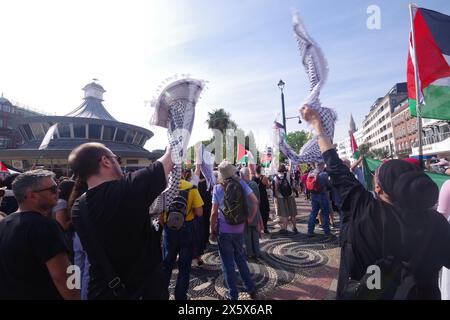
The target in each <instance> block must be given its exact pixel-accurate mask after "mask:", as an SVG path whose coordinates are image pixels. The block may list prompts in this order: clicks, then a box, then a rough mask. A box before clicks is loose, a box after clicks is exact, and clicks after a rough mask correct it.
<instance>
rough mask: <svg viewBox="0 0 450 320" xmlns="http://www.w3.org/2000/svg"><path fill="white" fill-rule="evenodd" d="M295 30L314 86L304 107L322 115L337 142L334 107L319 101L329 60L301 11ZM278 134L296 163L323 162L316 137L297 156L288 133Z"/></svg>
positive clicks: (294, 20)
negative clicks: (287, 139)
mask: <svg viewBox="0 0 450 320" xmlns="http://www.w3.org/2000/svg"><path fill="white" fill-rule="evenodd" d="M293 27H294V35H295V38H296V40H297V43H298V49H299V51H300V55H301V57H302V63H303V66H304V68H305V71H306V75H307V76H308V79H309V83H310V93H309V96H308V97H307V98H306V100H305V101H304V103H303V104H307V105H309V106H310V107H311V108H313V109H315V110H316V111H317V112H318V113H319V115H320V118H321V120H322V123H323V125H324V129H325V132H326V134H327V135H328V136H330V138H331V139H333V136H334V124H335V122H336V119H337V116H336V113H335V112H334V111H333V110H331V109H330V108H326V107H322V106H321V103H320V100H319V94H320V90H321V88H322V87H323V85H324V83H325V81H326V79H327V76H328V65H327V61H326V59H325V56H324V55H323V53H322V50H321V49H320V48H319V46H318V45H317V43H316V42H315V41H314V40H313V39H312V38H311V37H310V36H309V34H308V33H307V32H306V29H305V27H304V25H303V23H302V21H301V20H300V16H299V14H298V12H295V13H294V15H293ZM278 132H279V137H280V139H279V144H280V151H281V152H283V153H284V154H285V155H286V157H288V158H289V159H290V160H291V161H293V162H294V163H305V162H320V161H321V160H322V155H321V153H320V149H319V145H318V143H317V137H316V136H314V137H313V138H312V139H311V140H309V141H308V142H307V143H306V144H305V145H304V146H303V147H302V148H301V150H300V154H297V153H296V152H295V151H294V150H293V149H292V148H291V147H290V146H289V145H288V143H287V141H286V139H285V138H284V131H283V130H281V129H279V131H278Z"/></svg>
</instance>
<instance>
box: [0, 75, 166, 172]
mask: <svg viewBox="0 0 450 320" xmlns="http://www.w3.org/2000/svg"><path fill="white" fill-rule="evenodd" d="M82 90H83V91H84V99H83V100H84V101H83V103H82V104H81V105H80V106H79V107H77V108H75V109H74V110H73V111H72V112H70V113H69V114H67V115H65V116H46V115H35V116H27V117H15V118H14V119H12V120H11V122H10V123H9V122H8V123H9V126H10V127H12V128H13V130H14V132H15V134H17V135H18V136H19V138H18V140H17V144H16V145H15V146H14V147H13V146H12V147H11V148H8V149H4V150H0V159H1V160H2V161H5V162H6V163H7V164H9V165H11V166H13V167H16V168H18V169H22V170H27V169H30V168H31V167H33V166H43V167H45V168H47V169H50V170H52V171H54V172H55V173H57V174H58V175H68V174H69V168H68V163H67V158H68V156H69V154H70V152H71V151H72V150H73V149H74V148H76V147H77V146H79V145H81V144H83V143H86V142H100V143H103V144H104V145H106V146H107V147H108V148H110V149H111V150H112V151H113V152H114V153H115V154H117V155H119V156H120V157H121V158H122V159H123V164H122V166H123V167H124V169H126V170H134V169H136V168H140V167H143V166H146V165H148V163H149V161H150V160H154V159H156V158H158V157H159V155H160V153H159V152H158V153H157V154H154V153H152V152H150V151H148V150H146V149H144V148H143V147H144V145H145V143H146V142H147V140H148V139H150V138H151V137H152V136H153V133H152V132H151V131H150V130H147V129H145V128H141V127H138V126H135V125H131V124H127V123H122V122H119V121H117V120H116V119H115V118H114V117H113V116H111V115H110V114H109V113H108V111H107V110H106V109H105V107H104V106H103V93H104V92H105V90H104V89H103V87H102V86H100V85H99V84H97V83H95V82H92V83H89V84H88V85H86V86H85V87H84V88H83V89H82ZM54 124H56V129H55V131H54V133H53V136H52V139H51V140H50V142H49V144H48V146H47V147H46V148H45V149H43V150H39V148H40V146H41V143H42V140H43V139H44V137H45V135H46V133H47V131H48V130H49V128H50V127H51V126H52V125H54Z"/></svg>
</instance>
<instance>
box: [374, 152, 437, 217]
mask: <svg viewBox="0 0 450 320" xmlns="http://www.w3.org/2000/svg"><path fill="white" fill-rule="evenodd" d="M378 181H379V184H380V186H381V189H383V191H384V192H385V193H386V194H387V195H388V196H389V198H390V199H391V201H392V202H393V203H394V204H396V205H397V206H399V207H400V208H402V209H407V210H412V211H420V210H426V209H430V208H432V207H433V206H434V205H435V204H436V203H437V201H438V197H439V188H438V187H437V185H436V184H435V183H434V182H433V180H431V178H430V177H428V176H427V175H426V174H425V173H424V172H423V171H421V170H420V169H419V168H418V167H417V166H415V165H413V164H411V163H408V162H406V161H403V160H397V159H395V160H390V161H388V162H385V163H383V164H382V165H381V167H380V168H379V171H378Z"/></svg>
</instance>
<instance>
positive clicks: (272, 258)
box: [169, 197, 339, 300]
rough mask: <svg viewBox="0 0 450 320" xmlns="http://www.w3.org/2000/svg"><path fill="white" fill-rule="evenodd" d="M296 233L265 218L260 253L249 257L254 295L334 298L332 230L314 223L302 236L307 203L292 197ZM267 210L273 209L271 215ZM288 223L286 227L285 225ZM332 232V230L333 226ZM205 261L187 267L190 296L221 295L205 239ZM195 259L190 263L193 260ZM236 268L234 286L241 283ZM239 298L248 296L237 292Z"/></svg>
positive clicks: (212, 249) (216, 262)
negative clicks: (285, 231)
mask: <svg viewBox="0 0 450 320" xmlns="http://www.w3.org/2000/svg"><path fill="white" fill-rule="evenodd" d="M296 201H297V208H298V213H299V214H298V215H297V221H296V224H297V229H298V231H299V233H298V234H296V235H295V234H294V233H292V232H290V233H289V234H287V235H280V234H278V233H277V231H278V230H279V226H278V224H277V223H276V221H269V230H270V232H271V233H270V234H269V235H266V234H264V235H263V239H261V240H260V246H261V258H260V259H258V261H248V264H249V268H250V272H251V273H252V277H253V280H254V281H255V283H256V286H257V288H258V295H257V298H258V299H261V300H265V299H289V300H294V299H333V298H334V291H335V286H336V279H337V272H338V265H339V248H338V245H337V239H336V237H335V236H332V237H327V236H325V235H324V234H323V231H322V230H321V229H319V228H318V226H317V225H316V230H315V232H316V236H315V237H313V238H308V237H307V236H306V230H307V220H308V216H309V212H310V208H311V207H310V205H309V204H308V203H307V202H306V200H305V199H304V198H303V197H301V198H297V199H296ZM271 216H272V215H271ZM290 227H291V225H289V227H288V228H290ZM333 233H334V234H336V232H333ZM203 260H204V262H205V263H204V264H203V265H202V266H200V267H197V266H194V267H193V268H192V271H191V280H190V286H189V293H188V294H189V296H190V298H191V299H224V296H225V293H226V287H225V285H224V278H223V273H222V270H221V266H220V257H219V254H218V248H217V245H210V246H209V247H208V249H207V251H206V253H205V254H204V255H203ZM194 265H195V264H194ZM236 272H237V279H238V288H239V291H243V290H244V288H243V285H242V283H241V282H240V281H241V280H240V277H239V275H238V271H237V270H236ZM177 274H178V270H176V269H174V271H173V275H172V280H171V283H170V287H169V290H170V291H171V293H173V290H174V287H175V279H176V275H177ZM239 299H249V296H248V294H246V293H245V292H241V293H240V296H239Z"/></svg>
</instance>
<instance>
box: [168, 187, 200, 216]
mask: <svg viewBox="0 0 450 320" xmlns="http://www.w3.org/2000/svg"><path fill="white" fill-rule="evenodd" d="M192 187H193V185H192V183H190V182H187V181H186V180H183V179H182V180H180V186H179V189H180V191H183V190H186V189H190V188H192ZM203 205H204V202H203V199H202V197H201V196H200V192H198V189H197V188H194V189H191V190H190V191H189V193H188V198H187V210H186V212H187V214H186V221H192V220H194V208H201V207H202V206H203ZM164 221H165V222H166V221H167V214H164Z"/></svg>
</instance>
